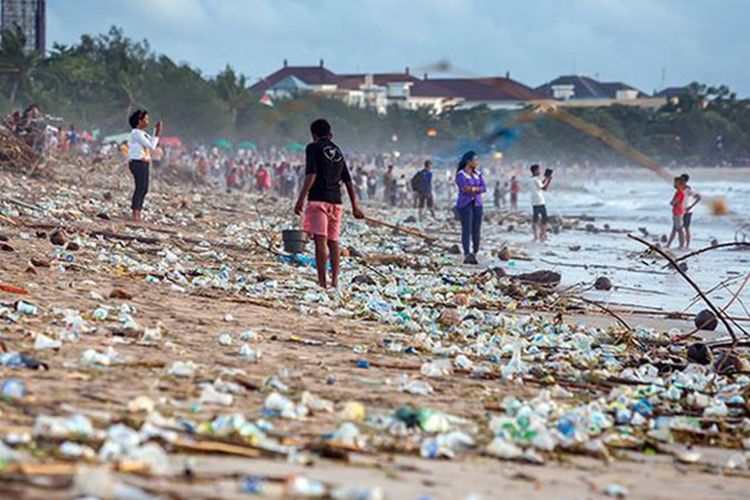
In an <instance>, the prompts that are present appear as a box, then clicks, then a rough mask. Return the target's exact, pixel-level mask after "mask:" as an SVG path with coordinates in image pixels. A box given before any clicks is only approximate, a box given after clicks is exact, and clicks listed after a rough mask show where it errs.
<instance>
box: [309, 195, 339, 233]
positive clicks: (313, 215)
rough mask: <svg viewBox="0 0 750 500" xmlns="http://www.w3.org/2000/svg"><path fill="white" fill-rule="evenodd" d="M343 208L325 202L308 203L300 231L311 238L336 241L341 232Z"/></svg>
mask: <svg viewBox="0 0 750 500" xmlns="http://www.w3.org/2000/svg"><path fill="white" fill-rule="evenodd" d="M342 212H343V207H342V206H341V205H336V204H335V203H327V202H325V201H308V202H307V207H306V208H305V217H304V218H303V219H302V229H303V230H304V231H305V232H306V233H307V234H309V235H311V236H325V238H326V239H327V240H331V241H338V240H339V233H340V232H341V214H342Z"/></svg>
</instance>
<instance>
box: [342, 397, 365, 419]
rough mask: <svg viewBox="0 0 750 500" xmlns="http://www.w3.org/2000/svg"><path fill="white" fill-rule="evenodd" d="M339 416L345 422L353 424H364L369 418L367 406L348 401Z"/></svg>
mask: <svg viewBox="0 0 750 500" xmlns="http://www.w3.org/2000/svg"><path fill="white" fill-rule="evenodd" d="M339 416H340V417H341V418H342V419H344V420H351V421H352V422H362V421H364V419H365V417H366V416H367V409H366V408H365V405H363V404H362V403H360V402H359V401H347V402H346V403H345V404H344V407H343V408H342V410H341V412H340V414H339Z"/></svg>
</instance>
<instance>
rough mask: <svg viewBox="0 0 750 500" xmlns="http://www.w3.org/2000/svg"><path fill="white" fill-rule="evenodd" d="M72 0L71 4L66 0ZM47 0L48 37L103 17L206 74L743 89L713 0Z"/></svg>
mask: <svg viewBox="0 0 750 500" xmlns="http://www.w3.org/2000/svg"><path fill="white" fill-rule="evenodd" d="M74 6H75V7H74ZM721 6H722V8H721V9H719V8H716V5H715V3H714V2H711V1H710V0H565V1H560V0H527V1H525V2H506V1H502V0H315V1H307V0H76V2H70V1H69V0H49V1H48V9H49V11H50V12H49V20H48V21H49V35H50V39H52V40H60V41H64V42H67V43H70V42H73V41H75V40H76V39H77V38H78V37H79V35H80V34H82V33H97V32H102V31H106V30H107V29H108V27H109V26H110V25H111V24H117V25H120V26H122V27H124V28H125V32H126V33H127V34H128V35H130V36H132V37H134V38H138V39H140V38H144V37H145V38H148V39H149V41H150V42H151V45H152V47H153V48H154V49H155V50H157V51H159V52H163V53H166V54H168V55H170V56H171V57H172V58H173V59H176V60H185V61H189V62H190V63H191V64H193V65H196V66H198V67H200V68H202V69H203V70H204V71H205V72H207V73H213V72H216V71H218V70H219V69H221V68H222V67H224V65H225V64H226V63H227V62H229V63H231V64H232V65H233V66H235V67H237V68H238V69H239V70H241V71H243V72H245V73H247V74H248V75H250V76H251V77H259V76H261V75H264V74H267V73H268V72H270V71H273V70H274V69H276V68H277V67H278V66H279V65H280V64H281V61H282V59H284V58H288V59H289V60H290V62H292V63H294V64H317V61H318V59H319V58H324V59H325V60H326V65H327V66H329V67H332V68H333V69H335V70H338V71H341V72H345V71H365V70H379V71H396V70H402V69H403V68H404V66H411V67H412V68H417V67H420V66H424V65H428V64H430V63H434V62H436V61H438V60H441V59H444V58H449V59H450V61H451V62H452V63H454V64H455V65H456V66H458V67H462V68H467V70H468V71H470V72H471V73H474V74H501V73H504V72H505V71H506V70H509V71H511V72H512V74H513V75H514V76H516V77H517V78H519V79H521V80H522V81H525V82H527V83H529V84H532V85H538V84H541V83H543V82H544V81H546V80H549V79H551V78H554V77H555V76H557V75H559V74H561V73H569V72H571V71H572V70H573V67H574V66H575V68H576V70H577V71H578V72H585V73H589V74H594V73H599V74H600V75H601V76H602V77H603V78H611V79H617V80H623V81H627V82H628V83H632V84H634V85H636V86H639V87H641V88H643V89H644V90H647V91H650V90H652V89H653V87H654V86H656V85H658V83H659V79H660V74H661V68H662V67H666V68H667V83H668V84H675V85H676V84H682V83H685V82H687V81H690V80H695V79H697V80H707V81H710V82H717V81H720V82H727V83H729V84H730V85H732V86H733V87H735V88H737V90H739V91H740V93H742V94H745V95H747V94H750V69H748V68H747V65H745V64H743V63H741V61H744V59H745V58H746V57H747V53H748V52H750V37H747V36H746V35H745V29H746V28H745V26H744V21H745V20H747V19H748V18H750V2H746V1H745V0H723V2H722V3H721Z"/></svg>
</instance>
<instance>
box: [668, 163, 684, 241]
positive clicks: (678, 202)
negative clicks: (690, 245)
mask: <svg viewBox="0 0 750 500" xmlns="http://www.w3.org/2000/svg"><path fill="white" fill-rule="evenodd" d="M686 185H687V182H685V179H683V178H682V177H675V178H674V189H675V192H674V195H673V196H672V201H671V205H672V232H671V233H670V235H669V240H668V241H667V248H669V247H670V246H671V245H672V241H673V240H674V237H675V236H677V237H678V239H679V242H680V250H682V249H684V248H685V224H684V217H685V186H686Z"/></svg>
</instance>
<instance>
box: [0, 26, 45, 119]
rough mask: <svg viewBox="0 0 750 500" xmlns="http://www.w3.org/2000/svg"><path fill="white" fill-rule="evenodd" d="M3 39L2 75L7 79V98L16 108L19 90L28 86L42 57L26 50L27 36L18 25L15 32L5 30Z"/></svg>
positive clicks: (0, 50) (0, 53)
mask: <svg viewBox="0 0 750 500" xmlns="http://www.w3.org/2000/svg"><path fill="white" fill-rule="evenodd" d="M2 38H3V40H2V46H0V74H3V75H5V77H6V85H5V89H4V91H5V96H6V98H7V99H8V102H9V103H10V106H14V105H15V102H16V97H17V96H18V91H19V89H20V88H22V87H23V86H24V85H28V79H29V78H30V77H31V73H32V72H33V71H34V68H36V66H37V65H38V64H39V61H40V60H41V56H40V55H39V54H37V53H36V52H35V51H28V50H26V49H25V46H26V36H25V35H24V33H23V30H22V29H21V27H20V26H18V25H16V27H15V30H10V29H8V30H3V32H2Z"/></svg>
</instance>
